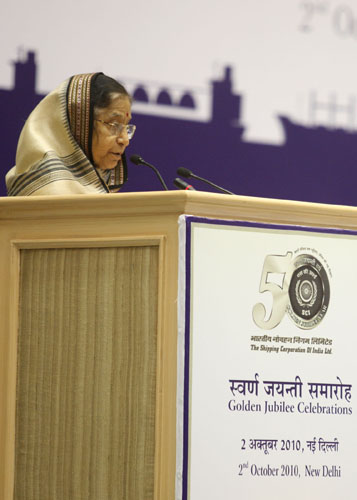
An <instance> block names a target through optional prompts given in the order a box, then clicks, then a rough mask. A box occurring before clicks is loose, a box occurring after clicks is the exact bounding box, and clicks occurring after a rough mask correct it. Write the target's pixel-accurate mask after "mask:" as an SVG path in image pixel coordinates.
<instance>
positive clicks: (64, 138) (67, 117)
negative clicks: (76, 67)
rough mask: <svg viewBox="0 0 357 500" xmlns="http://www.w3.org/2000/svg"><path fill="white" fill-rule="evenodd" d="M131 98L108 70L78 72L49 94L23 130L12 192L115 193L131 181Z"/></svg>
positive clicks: (8, 180)
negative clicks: (128, 160) (127, 153)
mask: <svg viewBox="0 0 357 500" xmlns="http://www.w3.org/2000/svg"><path fill="white" fill-rule="evenodd" d="M130 120H131V97H130V95H129V94H128V92H127V91H126V89H125V88H124V87H123V86H122V85H121V84H120V83H118V82H117V81H116V80H114V79H113V78H110V77H108V76H106V75H104V74H103V73H88V74H81V75H75V76H73V77H71V78H70V79H68V80H66V81H65V82H63V83H62V84H61V85H60V86H59V87H58V88H57V89H55V90H54V91H53V92H51V93H50V94H49V95H47V96H46V97H45V98H44V99H43V100H42V101H41V102H40V103H39V104H38V105H37V106H36V108H35V109H34V110H33V112H32V113H31V115H30V116H29V118H28V119H27V121H26V123H25V125H24V128H23V129H22V132H21V135H20V139H19V142H18V146H17V152H16V165H15V166H14V167H13V168H12V169H11V170H10V171H9V172H8V173H7V175H6V186H7V191H8V195H9V196H18V195H21V196H28V195H67V194H90V193H115V192H117V191H119V189H120V188H121V186H122V185H123V184H124V182H125V181H126V180H127V165H126V159H125V149H126V147H127V146H128V144H129V141H130V139H132V137H133V135H134V132H135V125H133V124H131V123H130Z"/></svg>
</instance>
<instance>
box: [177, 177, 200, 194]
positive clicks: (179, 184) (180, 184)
mask: <svg viewBox="0 0 357 500" xmlns="http://www.w3.org/2000/svg"><path fill="white" fill-rule="evenodd" d="M174 184H175V186H176V187H178V188H179V189H184V190H185V191H196V189H195V188H194V187H193V186H191V184H187V182H185V181H183V180H182V179H180V177H176V179H175V180H174Z"/></svg>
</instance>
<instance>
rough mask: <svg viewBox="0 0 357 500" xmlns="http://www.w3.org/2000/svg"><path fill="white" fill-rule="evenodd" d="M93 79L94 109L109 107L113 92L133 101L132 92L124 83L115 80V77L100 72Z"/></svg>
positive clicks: (92, 101) (92, 98)
mask: <svg viewBox="0 0 357 500" xmlns="http://www.w3.org/2000/svg"><path fill="white" fill-rule="evenodd" d="M93 80H94V81H93V82H92V87H91V97H90V100H91V106H92V107H93V108H92V109H94V111H96V110H97V109H102V108H106V107H108V106H109V105H110V103H111V100H112V96H113V94H120V95H122V96H123V97H127V98H128V99H129V100H130V101H131V96H130V94H129V93H128V92H127V90H126V89H125V88H124V87H123V85H122V84H121V83H119V82H117V81H116V80H114V78H110V76H106V75H104V74H103V73H99V74H98V75H96V77H95V78H94V79H93Z"/></svg>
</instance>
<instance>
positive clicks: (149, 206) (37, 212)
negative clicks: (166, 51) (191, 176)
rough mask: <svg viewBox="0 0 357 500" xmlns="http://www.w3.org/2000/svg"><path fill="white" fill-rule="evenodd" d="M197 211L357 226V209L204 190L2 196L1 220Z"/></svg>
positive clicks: (239, 217)
mask: <svg viewBox="0 0 357 500" xmlns="http://www.w3.org/2000/svg"><path fill="white" fill-rule="evenodd" d="M184 214H186V215H195V216H202V217H211V218H218V219H231V220H232V219H233V220H234V219H236V220H255V221H265V222H267V221H271V222H274V223H275V222H279V223H287V224H289V223H292V222H293V223H298V221H299V220H302V219H303V220H302V222H304V225H306V223H308V225H310V222H311V225H316V224H319V225H322V226H328V227H355V226H357V208H355V207H350V206H344V205H329V204H320V203H310V202H301V201H292V200H277V199H270V198H259V197H250V196H239V195H233V196H232V195H226V194H216V193H208V192H203V191H175V190H173V191H148V192H132V193H117V194H93V195H90V194H86V195H67V196H18V197H8V198H6V197H0V220H7V219H18V218H21V219H22V218H24V219H29V218H31V219H32V218H40V219H51V218H59V217H60V218H61V217H74V216H86V215H88V216H97V217H99V218H102V217H122V216H140V215H145V216H148V215H158V216H159V215H160V216H170V215H171V216H179V215H184Z"/></svg>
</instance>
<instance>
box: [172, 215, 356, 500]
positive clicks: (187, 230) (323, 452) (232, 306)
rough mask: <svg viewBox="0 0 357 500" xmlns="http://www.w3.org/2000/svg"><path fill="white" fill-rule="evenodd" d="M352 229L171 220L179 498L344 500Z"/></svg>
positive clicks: (351, 458) (348, 480) (348, 497)
mask: <svg viewBox="0 0 357 500" xmlns="http://www.w3.org/2000/svg"><path fill="white" fill-rule="evenodd" d="M356 255H357V234H355V233H353V232H350V231H340V230H333V229H330V230H329V229H319V228H303V227H291V226H272V225H266V224H253V223H244V222H228V221H212V220H208V219H198V218H194V217H186V218H185V217H183V218H182V219H181V260H180V262H181V271H180V286H179V297H180V306H179V322H180V325H179V326H180V328H179V333H180V338H179V341H180V342H181V344H180V347H181V351H180V353H181V354H180V355H179V367H180V370H179V395H178V408H179V410H178V411H179V415H178V439H179V440H181V443H182V446H181V447H180V446H179V452H178V461H177V466H178V475H177V499H180V500H181V499H182V500H202V499H203V498H204V499H205V500H217V499H218V498H224V499H225V500H236V499H238V498H242V499H244V500H249V499H254V500H258V499H261V498H266V499H274V500H279V499H287V498H289V499H290V500H294V499H301V498H304V499H310V498H311V499H319V498H323V499H324V500H329V499H330V500H335V499H336V498H343V499H344V500H352V499H353V500H354V499H355V497H356V490H357V474H356V472H355V456H356V453H355V450H356V449H357V448H356V446H357V433H356V429H357V418H356V414H355V412H354V411H353V387H354V385H355V384H356V379H357V370H356V361H355V356H356V344H357V342H356V333H355V331H356V283H357V266H356V264H355V261H356V259H355V256H356Z"/></svg>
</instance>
